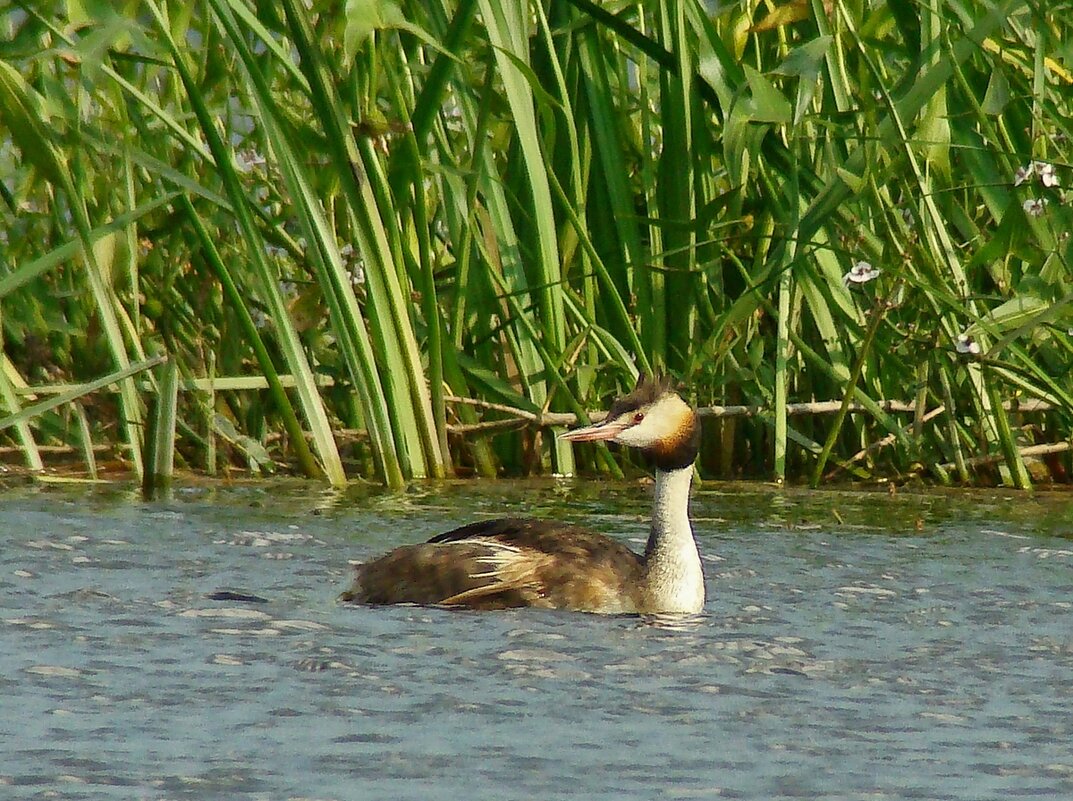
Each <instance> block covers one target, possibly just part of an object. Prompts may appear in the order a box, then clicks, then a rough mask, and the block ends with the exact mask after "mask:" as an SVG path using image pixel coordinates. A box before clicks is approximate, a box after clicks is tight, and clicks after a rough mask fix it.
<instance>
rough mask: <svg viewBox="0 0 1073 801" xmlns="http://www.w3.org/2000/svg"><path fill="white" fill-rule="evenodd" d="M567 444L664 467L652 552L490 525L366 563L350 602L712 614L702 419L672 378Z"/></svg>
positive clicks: (584, 536)
mask: <svg viewBox="0 0 1073 801" xmlns="http://www.w3.org/2000/svg"><path fill="white" fill-rule="evenodd" d="M561 436H562V439H565V440H567V441H569V442H596V441H608V442H616V443H619V444H621V445H626V446H629V447H632V448H636V449H638V450H640V451H641V452H642V453H643V454H645V455H646V456H647V457H648V458H649V460H650V461H651V462H652V463H653V464H654V466H655V472H656V483H655V500H654V505H653V511H652V528H651V533H650V535H649V537H648V544H647V545H646V547H645V551H644V553H643V554H638V553H634V552H633V551H632V550H630V549H629V548H628V547H627V546H626V545H624V544H623V543H621V542H619V541H618V540H615V539H612V538H611V537H607V536H605V535H603V534H597V533H595V532H592V531H589V530H587V529H585V528H582V527H580V526H574V525H569V524H566V523H560V522H555V521H549V520H533V519H519V518H502V519H498V520H487V521H480V522H476V523H470V524H469V525H465V526H462V527H461V528H456V529H453V530H452V531H448V532H445V533H443V534H439V535H437V536H435V537H433V538H432V539H430V540H429V541H428V542H424V543H420V544H416V545H404V546H402V547H399V548H396V549H395V550H393V551H391V552H389V553H387V554H385V555H384V556H381V557H380V558H378V559H375V560H373V561H371V562H366V563H364V564H359V565H357V566H356V568H355V569H356V575H355V577H354V582H353V585H352V586H351V587H350V589H349V590H347V591H346V592H344V593H343V594H342V595H340V600H343V601H349V602H353V603H361V604H402V603H407V604H419V605H427V606H433V605H435V606H447V607H463V608H469V609H506V608H511V607H523V606H531V607H539V608H545V609H567V610H573V611H579V612H595V613H602V614H642V615H661V614H696V613H698V612H700V611H701V609H702V608H703V606H704V574H703V570H702V568H701V561H700V554H699V552H698V550H697V544H696V541H695V540H694V539H693V530H692V527H691V526H690V522H689V508H688V507H689V487H690V482H691V481H692V478H693V462H694V461H695V460H696V458H697V453H698V451H699V448H700V421H699V419H698V417H697V413H696V410H694V409H693V408H692V407H691V406H690V405H689V404H688V403H686V402H685V401H684V400H682V398H681V396H680V395H678V393H677V392H675V391H674V389H673V388H672V386H671V384H670V383H669V381H667V380H666V379H664V378H649V377H646V376H644V375H642V376H641V378H640V380H639V381H638V382H637V385H636V387H635V388H634V389H633V391H632V392H630V393H629V394H627V395H625V396H623V397H620V398H618V399H617V400H616V401H615V402H614V403H613V404H612V405H611V408H610V409H609V410H608V412H607V415H606V417H605V418H604V419H603V420H602V421H601V422H599V423H597V424H595V425H590V426H586V427H584V428H578V429H575V430H573V431H569V432H567V433H565V434H563V435H561Z"/></svg>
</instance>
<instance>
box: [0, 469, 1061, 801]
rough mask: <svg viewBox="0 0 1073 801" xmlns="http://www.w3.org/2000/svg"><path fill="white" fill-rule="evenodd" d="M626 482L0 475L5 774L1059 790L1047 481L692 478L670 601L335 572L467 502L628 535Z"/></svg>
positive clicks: (328, 792)
mask: <svg viewBox="0 0 1073 801" xmlns="http://www.w3.org/2000/svg"><path fill="white" fill-rule="evenodd" d="M646 493H647V491H646V489H644V488H643V487H640V486H637V485H629V484H621V485H608V484H602V483H594V482H581V483H572V482H571V483H568V482H552V481H548V482H541V483H536V484H533V483H526V484H511V483H500V482H497V483H485V484H476V483H473V484H471V483H466V484H457V485H447V486H441V487H435V486H432V487H424V488H419V489H418V490H416V491H412V492H410V493H406V494H402V495H383V494H378V493H376V492H374V491H371V490H361V489H359V488H355V489H354V490H353V491H352V492H350V493H346V494H343V495H337V494H327V493H322V492H321V491H320V490H319V489H318V488H316V487H313V486H312V485H306V484H290V483H282V482H281V483H274V484H271V485H259V486H250V487H236V488H231V489H219V488H205V487H191V488H187V489H179V490H176V491H175V492H174V494H173V496H172V498H171V499H170V500H168V501H166V502H154V503H145V502H141V501H140V500H138V498H137V496H136V494H134V493H132V492H129V491H126V490H116V489H103V490H86V489H54V488H48V487H46V488H25V489H14V490H7V491H5V492H4V493H3V495H2V496H0V498H2V501H3V503H2V505H0V532H2V537H0V785H3V786H2V788H0V797H3V798H5V799H36V798H63V799H68V798H71V799H74V798H87V799H90V798H92V799H108V798H114V799H216V798H219V799H289V798H297V799H306V798H308V799H422V800H425V799H488V800H489V801H492V800H493V799H494V800H496V801H500V800H501V799H540V800H541V801H544V800H545V799H575V798H585V799H664V798H665V799H694V798H735V799H783V798H808V799H814V798H824V799H843V798H844V799H860V798H880V799H911V798H912V799H972V800H973V801H980V800H981V799H1000V798H1001V799H1008V798H1021V797H1028V798H1031V797H1039V798H1062V797H1065V798H1069V797H1073V747H1071V745H1070V743H1071V741H1073V504H1071V500H1073V499H1071V498H1070V496H1068V495H1065V496H1062V495H1056V496H1049V495H1046V494H1040V495H1038V496H1037V497H1035V498H1032V497H1028V496H1024V495H1019V494H1012V493H1009V494H1003V493H972V494H964V493H963V494H960V495H955V494H945V495H944V494H910V493H905V492H903V493H900V494H898V495H896V496H893V497H888V496H887V495H886V494H885V493H869V492H841V491H821V492H806V491H801V490H782V491H776V490H773V489H768V488H764V487H755V486H754V487H747V486H746V487H743V486H723V485H705V486H704V487H702V488H701V489H700V491H699V492H698V493H697V494H696V495H695V498H694V502H693V513H694V528H695V530H696V533H697V538H698V541H699V544H700V548H701V552H702V554H703V555H704V558H705V562H706V565H705V569H706V573H707V583H708V595H709V598H708V603H707V606H706V609H705V613H704V614H703V615H702V616H701V617H699V618H698V619H696V620H692V621H687V622H682V623H679V624H677V625H658V624H656V623H653V622H646V621H641V620H638V619H636V618H629V617H611V618H607V617H599V616H594V615H582V614H571V613H558V612H547V611H537V610H512V611H508V612H496V613H471V612H452V611H444V610H437V609H421V608H403V607H395V608H357V607H349V606H342V605H338V604H337V603H336V601H335V597H336V595H337V594H338V592H339V591H341V590H342V589H343V588H344V587H345V586H346V583H347V578H348V576H347V573H348V568H347V560H349V559H362V558H368V557H370V556H374V555H376V554H378V553H380V552H382V551H384V550H386V549H388V548H390V547H393V546H395V545H398V544H402V543H408V542H414V541H419V540H423V539H426V538H427V537H429V536H431V535H432V534H435V533H437V532H439V531H442V530H444V529H446V528H448V527H450V526H453V525H456V524H459V523H463V522H466V521H469V520H473V519H477V518H480V517H485V516H489V515H501V514H511V513H512V514H518V513H522V514H530V513H533V512H536V513H539V514H542V515H545V516H551V517H557V518H566V519H570V520H571V521H574V522H581V523H584V524H586V525H588V526H590V527H592V528H594V529H597V530H601V531H605V532H608V533H615V534H618V535H621V536H622V537H624V538H626V539H627V540H630V541H632V542H633V544H634V547H636V548H640V547H641V542H642V540H643V538H644V536H645V534H646V521H645V518H646V516H647V513H648V500H647V494H646ZM221 590H228V591H236V592H243V593H249V594H252V595H256V596H260V597H261V598H263V599H264V600H263V602H252V603H251V602H242V601H237V600H225V601H216V600H211V599H210V597H209V596H210V594H212V593H214V592H218V591H221Z"/></svg>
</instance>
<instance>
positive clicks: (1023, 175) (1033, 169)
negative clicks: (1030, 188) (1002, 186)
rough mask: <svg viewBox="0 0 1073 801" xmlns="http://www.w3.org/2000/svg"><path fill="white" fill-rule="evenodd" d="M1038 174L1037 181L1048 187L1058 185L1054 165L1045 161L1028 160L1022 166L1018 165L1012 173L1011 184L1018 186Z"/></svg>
mask: <svg viewBox="0 0 1073 801" xmlns="http://www.w3.org/2000/svg"><path fill="white" fill-rule="evenodd" d="M1037 175H1038V176H1039V182H1040V183H1041V184H1043V185H1044V186H1045V187H1047V188H1048V189H1050V188H1052V187H1056V186H1058V173H1057V172H1056V171H1055V169H1054V165H1053V164H1050V163H1048V162H1046V161H1030V162H1029V163H1028V164H1026V165H1025V166H1024V167H1018V168H1017V172H1015V173H1014V174H1013V185H1014V186H1020V185H1021V184H1023V183H1024V182H1025V181H1027V180H1029V179H1030V178H1032V177H1033V176H1037Z"/></svg>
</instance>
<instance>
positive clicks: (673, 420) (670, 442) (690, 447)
mask: <svg viewBox="0 0 1073 801" xmlns="http://www.w3.org/2000/svg"><path fill="white" fill-rule="evenodd" d="M562 439H565V440H567V441H569V442H595V441H597V440H607V441H610V442H617V443H619V444H620V445H629V446H630V447H632V448H637V449H639V450H640V451H642V452H643V453H644V454H645V455H646V456H648V457H649V458H650V459H652V461H653V462H654V463H655V465H656V467H658V468H660V469H662V470H674V469H677V468H681V467H687V466H689V465H691V464H693V461H694V460H695V459H696V458H697V453H698V452H699V450H700V420H699V419H698V418H697V413H696V411H694V409H693V407H692V406H690V405H689V404H688V403H686V402H685V401H684V400H682V398H681V396H679V394H678V393H677V392H675V391H674V389H673V388H672V385H671V382H670V380H669V379H667V378H666V377H663V376H657V377H651V378H650V377H648V376H646V375H644V374H642V375H641V377H640V378H639V379H638V380H637V386H636V387H634V389H633V392H631V393H630V394H628V395H624V396H622V397H621V398H619V399H618V400H616V401H615V402H614V403H612V404H611V408H610V409H609V410H608V412H607V416H606V417H605V418H604V419H603V420H602V421H600V422H599V423H597V424H596V425H591V426H586V427H585V428H577V429H574V430H573V431H568V432H566V433H565V434H563V435H562Z"/></svg>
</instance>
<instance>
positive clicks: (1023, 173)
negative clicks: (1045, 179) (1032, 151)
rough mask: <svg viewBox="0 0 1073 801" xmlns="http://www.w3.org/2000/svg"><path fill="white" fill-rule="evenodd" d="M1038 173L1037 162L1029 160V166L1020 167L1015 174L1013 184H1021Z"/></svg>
mask: <svg viewBox="0 0 1073 801" xmlns="http://www.w3.org/2000/svg"><path fill="white" fill-rule="evenodd" d="M1035 173H1036V162H1034V161H1032V162H1029V164H1028V166H1027V167H1018V168H1017V172H1015V173H1014V174H1013V185H1014V186H1020V185H1021V184H1023V183H1024V182H1025V181H1027V180H1028V179H1029V178H1031V177H1032V176H1033V175H1035Z"/></svg>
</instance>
